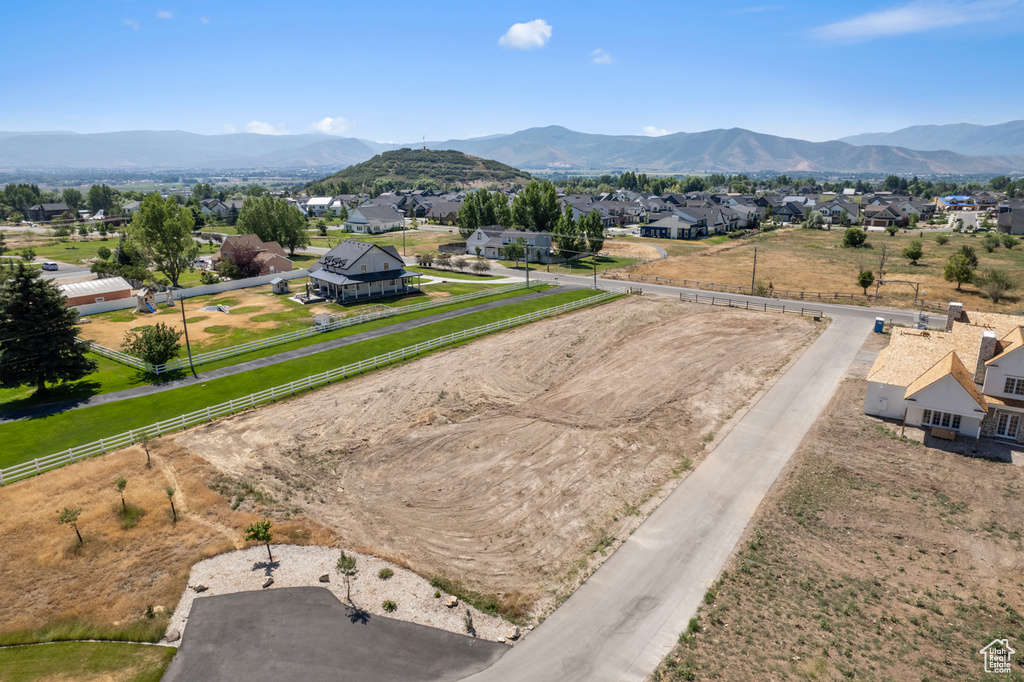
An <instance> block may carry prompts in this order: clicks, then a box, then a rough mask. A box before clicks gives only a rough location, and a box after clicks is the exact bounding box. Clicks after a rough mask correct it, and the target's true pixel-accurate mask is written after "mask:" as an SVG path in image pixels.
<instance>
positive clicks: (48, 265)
mask: <svg viewBox="0 0 1024 682" xmlns="http://www.w3.org/2000/svg"><path fill="white" fill-rule="evenodd" d="M56 269H57V264H56V263H54V262H53V261H52V260H48V261H43V270H56Z"/></svg>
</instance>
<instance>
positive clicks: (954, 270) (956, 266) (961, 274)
mask: <svg viewBox="0 0 1024 682" xmlns="http://www.w3.org/2000/svg"><path fill="white" fill-rule="evenodd" d="M965 248H968V249H969V248H971V247H969V246H968V247H965ZM942 277H943V278H944V279H945V280H946V281H947V282H956V288H957V291H959V290H960V287H961V286H962V285H964V284H966V283H968V282H970V281H971V280H972V279H974V268H972V267H971V263H970V260H968V258H967V256H965V255H964V254H963V253H961V252H957V253H954V254H953V255H952V256H950V257H949V260H947V261H946V266H945V268H943V272H942Z"/></svg>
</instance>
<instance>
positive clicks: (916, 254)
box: [903, 239, 924, 265]
mask: <svg viewBox="0 0 1024 682" xmlns="http://www.w3.org/2000/svg"><path fill="white" fill-rule="evenodd" d="M922 256H924V249H923V248H922V245H921V240H920V239H911V240H910V243H909V244H907V248H905V249H903V257H904V258H906V259H907V260H909V261H910V262H911V263H913V264H914V265H917V261H919V260H921V257H922Z"/></svg>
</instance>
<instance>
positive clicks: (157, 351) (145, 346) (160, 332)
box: [121, 322, 181, 365]
mask: <svg viewBox="0 0 1024 682" xmlns="http://www.w3.org/2000/svg"><path fill="white" fill-rule="evenodd" d="M180 338H181V332H180V331H178V330H177V329H175V328H173V327H168V326H167V325H166V324H164V323H163V322H158V323H157V324H155V325H152V326H147V327H136V328H134V329H129V330H128V331H127V332H125V334H124V343H122V344H121V348H122V349H123V350H124V352H125V353H128V354H129V355H134V356H135V357H137V358H139V359H140V360H144V361H146V362H148V363H150V364H151V365H162V364H164V363H165V362H167V361H168V360H170V359H171V358H173V357H174V356H176V355H177V354H178V350H179V349H180V348H181V344H180V343H178V340H179V339H180Z"/></svg>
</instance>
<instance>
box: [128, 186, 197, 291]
mask: <svg viewBox="0 0 1024 682" xmlns="http://www.w3.org/2000/svg"><path fill="white" fill-rule="evenodd" d="M192 225H193V218H192V211H191V210H190V209H189V208H188V207H185V206H179V205H178V202H177V201H175V200H174V199H173V198H171V197H168V198H167V199H164V198H162V197H161V196H160V195H159V194H150V195H149V196H148V197H146V198H145V199H143V201H142V204H141V205H140V206H139V210H138V212H137V213H136V214H135V217H134V218H132V222H131V225H129V226H128V239H129V241H130V242H131V243H132V244H133V245H134V246H135V248H136V249H137V250H138V251H139V252H140V253H141V254H142V255H144V256H145V258H146V259H147V260H148V261H149V262H150V263H152V264H153V267H154V268H156V269H157V270H158V271H160V272H162V273H163V274H164V275H165V276H166V277H167V279H169V280H171V284H172V285H174V286H178V278H179V277H181V275H182V274H183V273H184V272H185V271H186V270H191V269H192V268H193V267H194V264H195V261H196V258H198V257H199V244H198V243H197V242H196V240H195V239H194V238H193V237H192Z"/></svg>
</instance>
